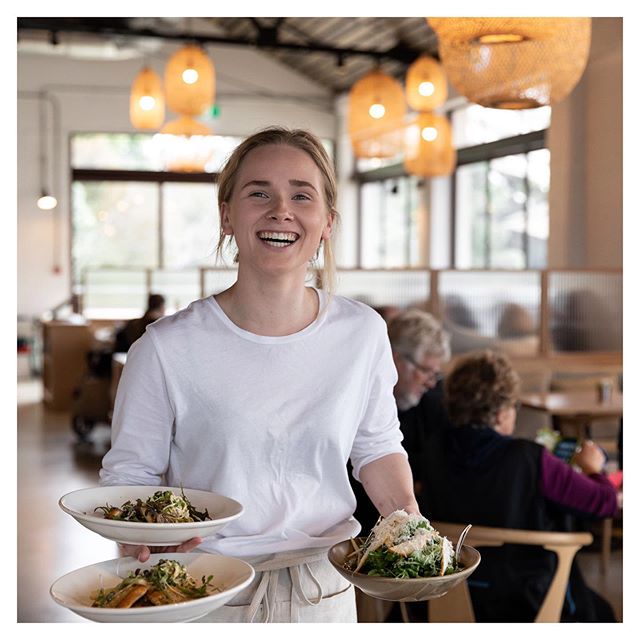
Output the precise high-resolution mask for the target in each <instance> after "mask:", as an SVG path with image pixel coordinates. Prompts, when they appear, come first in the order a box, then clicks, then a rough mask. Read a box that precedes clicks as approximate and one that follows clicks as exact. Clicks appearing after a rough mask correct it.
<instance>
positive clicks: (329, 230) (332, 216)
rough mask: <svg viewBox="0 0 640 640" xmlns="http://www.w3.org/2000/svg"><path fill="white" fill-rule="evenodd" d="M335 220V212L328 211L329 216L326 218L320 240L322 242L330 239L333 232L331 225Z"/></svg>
mask: <svg viewBox="0 0 640 640" xmlns="http://www.w3.org/2000/svg"><path fill="white" fill-rule="evenodd" d="M335 220H336V212H335V211H330V212H329V216H328V218H327V224H326V225H325V227H324V229H323V230H322V236H321V237H322V239H323V240H328V239H329V238H330V237H331V233H332V231H333V223H334V222H335Z"/></svg>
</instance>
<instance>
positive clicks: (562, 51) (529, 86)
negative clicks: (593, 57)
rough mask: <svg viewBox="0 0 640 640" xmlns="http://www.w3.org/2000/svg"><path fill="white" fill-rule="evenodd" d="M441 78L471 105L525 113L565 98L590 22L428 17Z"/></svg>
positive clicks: (585, 49) (580, 66) (579, 69)
mask: <svg viewBox="0 0 640 640" xmlns="http://www.w3.org/2000/svg"><path fill="white" fill-rule="evenodd" d="M428 22H429V24H430V26H431V27H432V28H433V29H434V30H435V31H436V33H437V35H438V40H439V53H440V58H441V60H442V65H443V67H444V69H445V72H446V74H447V77H448V78H449V80H450V82H451V84H452V85H453V86H454V87H455V88H456V90H457V91H458V92H459V93H460V94H461V95H463V96H465V97H466V98H468V99H469V100H470V101H471V102H475V103H477V104H480V105H482V106H484V107H492V108H497V109H528V108H536V107H540V106H544V105H549V104H552V103H554V102H559V101H561V100H563V99H564V98H566V96H567V95H569V93H570V92H571V91H572V90H573V88H574V87H575V85H576V84H577V82H578V80H580V77H581V76H582V73H583V71H584V68H585V66H586V63H587V57H588V55H589V47H590V44H591V18H429V19H428Z"/></svg>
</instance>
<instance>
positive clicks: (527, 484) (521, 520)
mask: <svg viewBox="0 0 640 640" xmlns="http://www.w3.org/2000/svg"><path fill="white" fill-rule="evenodd" d="M518 390H519V377H518V375H517V373H516V371H515V370H514V369H513V367H512V365H511V363H510V362H509V360H508V359H507V357H506V356H504V355H501V354H498V353H494V352H492V351H489V350H486V351H479V352H473V353H470V354H466V355H464V356H462V357H460V358H459V359H458V360H457V361H455V362H454V366H453V367H452V369H451V370H450V371H449V373H448V374H447V377H446V378H445V383H444V405H445V408H446V411H447V414H448V417H449V420H450V423H451V424H450V426H449V427H448V428H446V429H443V430H442V432H441V434H440V443H439V446H435V444H434V443H435V442H436V441H435V440H433V441H432V442H431V444H432V445H433V446H431V447H430V448H429V450H428V452H427V453H426V454H425V457H424V459H423V462H424V466H425V468H424V476H423V477H424V478H425V489H426V492H427V495H426V496H425V497H424V502H425V503H426V507H423V509H424V512H425V513H427V515H428V517H429V518H430V519H433V520H440V521H449V522H458V523H471V524H475V525H483V526H491V527H501V528H508V529H529V530H538V531H557V530H567V529H570V528H571V525H570V518H571V517H572V516H578V517H579V518H580V519H582V520H584V519H598V518H605V517H611V516H613V515H614V514H615V513H616V511H617V492H616V489H615V488H614V486H613V485H612V484H611V483H610V482H609V480H608V479H607V477H606V475H605V474H604V472H603V467H604V463H605V455H604V453H603V452H602V450H601V449H600V447H598V446H597V445H596V444H594V443H593V442H590V441H587V442H584V443H583V444H582V447H581V448H580V449H579V450H578V451H577V453H576V455H575V456H574V458H573V462H574V463H575V465H576V467H578V468H579V469H580V470H579V471H578V470H575V469H574V468H572V466H570V465H569V464H567V463H565V462H564V461H562V460H561V459H560V458H557V457H555V456H554V455H553V454H552V453H550V452H548V451H547V450H546V449H545V448H544V447H543V446H542V445H540V444H537V443H535V442H532V441H530V440H525V439H522V438H516V437H513V433H514V428H515V421H516V411H517V395H518ZM480 551H481V553H482V562H481V563H480V566H479V567H478V569H477V570H476V571H475V573H474V575H473V576H471V578H470V579H469V581H468V584H469V589H470V593H471V598H472V601H473V606H474V611H475V615H476V619H477V620H478V621H485V622H530V621H532V620H533V619H534V617H535V615H536V614H537V611H538V609H539V607H540V605H541V603H542V600H543V598H544V595H545V593H546V590H547V587H548V585H549V583H550V580H551V577H552V576H553V573H554V570H555V564H556V557H555V554H553V553H552V552H549V551H546V550H544V549H542V548H539V547H525V546H519V545H505V546H504V547H501V548H483V549H481V550H480ZM561 619H562V621H576V622H615V616H614V613H613V610H612V609H611V606H610V605H609V603H607V602H606V601H605V600H604V599H603V598H601V597H600V596H599V595H598V594H597V593H595V592H594V591H592V590H591V589H590V588H589V587H588V586H587V585H586V583H585V581H584V579H583V577H582V575H581V573H580V570H579V567H578V565H577V563H576V562H575V561H574V563H573V567H572V570H571V575H570V579H569V586H568V589H567V593H566V598H565V605H564V608H563V613H562V618H561Z"/></svg>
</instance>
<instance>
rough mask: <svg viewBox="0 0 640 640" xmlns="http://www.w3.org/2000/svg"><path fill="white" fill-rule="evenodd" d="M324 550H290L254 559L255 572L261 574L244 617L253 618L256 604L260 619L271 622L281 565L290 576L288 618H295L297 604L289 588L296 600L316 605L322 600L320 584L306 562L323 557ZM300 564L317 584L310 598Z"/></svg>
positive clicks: (295, 619) (295, 620)
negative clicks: (314, 592) (290, 589)
mask: <svg viewBox="0 0 640 640" xmlns="http://www.w3.org/2000/svg"><path fill="white" fill-rule="evenodd" d="M326 557H327V552H326V550H325V551H322V552H320V553H315V554H309V552H293V553H282V554H278V555H277V556H276V557H275V558H273V559H271V560H267V561H265V562H258V563H255V564H254V565H253V568H254V569H255V570H256V573H258V572H261V573H262V577H261V578H260V582H259V584H258V588H257V589H256V591H255V593H254V594H253V598H251V603H250V604H249V608H248V609H247V615H246V621H247V622H253V620H254V618H255V616H256V613H257V612H258V609H259V608H260V605H263V608H264V619H263V622H272V621H273V616H274V615H275V607H276V596H277V592H278V576H279V573H280V570H281V569H287V570H288V571H289V576H290V578H291V585H292V593H291V619H292V622H297V621H298V606H297V603H296V602H295V600H294V598H293V591H295V592H296V595H297V596H298V598H299V599H300V600H302V601H303V602H305V603H306V604H308V605H310V606H316V605H318V604H320V602H321V601H322V596H323V592H322V585H321V584H320V581H319V580H318V579H317V578H316V576H315V575H314V574H313V571H311V567H309V564H310V563H313V562H318V561H319V560H325V559H326ZM302 568H304V569H306V570H307V571H308V573H309V575H310V576H311V580H312V581H313V582H314V583H315V585H316V587H317V596H316V598H315V599H314V600H311V599H310V598H309V596H308V595H307V594H306V593H305V591H304V589H303V587H302V582H301V580H300V577H301V569H302Z"/></svg>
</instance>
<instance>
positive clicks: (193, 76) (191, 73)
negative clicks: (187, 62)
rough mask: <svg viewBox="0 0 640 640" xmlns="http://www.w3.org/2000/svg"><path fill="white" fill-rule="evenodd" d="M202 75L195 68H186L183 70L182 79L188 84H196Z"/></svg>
mask: <svg viewBox="0 0 640 640" xmlns="http://www.w3.org/2000/svg"><path fill="white" fill-rule="evenodd" d="M199 77H200V76H199V75H198V72H197V71H196V70H195V69H191V68H189V69H185V70H184V71H183V72H182V79H183V80H184V81H185V82H186V83H187V84H195V83H196V82H198V78H199Z"/></svg>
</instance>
